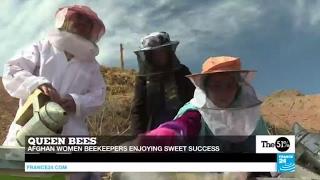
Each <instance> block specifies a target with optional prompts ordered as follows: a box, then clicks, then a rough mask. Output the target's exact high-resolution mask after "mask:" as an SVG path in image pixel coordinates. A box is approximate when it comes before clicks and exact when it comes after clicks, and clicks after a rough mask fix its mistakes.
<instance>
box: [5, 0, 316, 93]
mask: <svg viewBox="0 0 320 180" xmlns="http://www.w3.org/2000/svg"><path fill="white" fill-rule="evenodd" d="M74 3H78V4H86V5H88V6H90V7H91V8H92V9H94V10H95V11H96V12H97V13H98V15H99V16H100V17H101V18H102V20H103V21H104V23H105V25H106V27H107V33H106V35H105V36H104V38H103V39H102V40H101V41H100V42H99V46H100V54H99V56H98V58H97V59H98V61H99V62H100V63H101V64H104V65H106V66H119V44H120V43H123V44H124V48H125V52H124V53H125V54H124V55H125V61H126V62H125V65H126V67H129V68H136V67H137V62H136V58H135V55H134V54H133V51H134V50H136V49H137V48H138V46H139V43H140V38H141V37H143V36H144V35H146V34H148V33H150V32H153V31H167V32H168V33H169V34H170V36H171V39H172V40H179V41H180V45H179V46H178V49H177V55H178V57H179V58H180V60H181V62H182V63H184V64H186V65H187V66H189V67H190V69H191V71H192V72H199V71H200V69H201V65H202V62H203V61H204V59H206V58H207V57H208V56H219V55H232V56H238V57H241V59H242V62H243V66H244V68H249V69H256V70H258V73H257V76H256V79H255V80H254V81H253V85H254V87H255V88H256V90H257V91H258V93H259V94H261V95H269V94H270V93H272V92H273V91H276V90H280V89H297V90H300V91H301V92H303V93H320V81H319V77H320V70H319V69H320V59H319V57H320V51H319V48H320V11H319V9H320V1H316V0H308V1H302V0H284V1H271V0H269V1H264V0H251V1H249V0H248V1H246V0H243V1H232V0H230V1H228V0H225V1H218V0H216V1H214V0H199V1H194V0H157V1H156V0H134V1H128V0H103V1H102V0H101V1H92V0H88V1H67V0H65V1H51V0H45V1H40V0H28V1H22V0H4V1H1V4H0V40H1V43H0V67H1V68H0V72H1V73H2V71H3V68H2V67H3V64H4V63H5V61H7V60H8V59H9V58H10V57H12V56H13V55H14V54H16V53H18V52H19V51H20V50H21V49H23V48H24V47H26V46H28V45H30V44H31V43H33V42H36V41H38V40H40V39H42V38H44V37H45V36H46V34H47V33H48V32H49V31H50V30H52V29H53V28H54V27H53V25H54V13H55V11H56V9H57V8H58V7H60V6H62V5H67V4H74Z"/></svg>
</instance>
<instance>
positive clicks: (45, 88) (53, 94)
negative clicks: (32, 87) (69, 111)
mask: <svg viewBox="0 0 320 180" xmlns="http://www.w3.org/2000/svg"><path fill="white" fill-rule="evenodd" d="M38 88H39V89H40V90H41V91H42V92H43V93H44V94H45V95H47V96H49V97H50V99H51V100H52V101H54V102H59V101H60V95H59V93H58V91H57V90H56V89H55V88H54V87H53V86H52V85H51V84H42V85H40V86H39V87H38Z"/></svg>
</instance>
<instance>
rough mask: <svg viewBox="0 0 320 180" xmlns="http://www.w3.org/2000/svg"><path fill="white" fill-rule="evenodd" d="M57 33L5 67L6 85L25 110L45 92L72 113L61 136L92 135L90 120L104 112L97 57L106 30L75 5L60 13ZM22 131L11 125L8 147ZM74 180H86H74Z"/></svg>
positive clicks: (102, 87)
mask: <svg viewBox="0 0 320 180" xmlns="http://www.w3.org/2000/svg"><path fill="white" fill-rule="evenodd" d="M55 26H56V28H57V29H56V30H55V31H53V32H51V33H49V35H48V36H47V38H46V39H45V40H42V41H40V42H38V43H36V44H34V45H32V46H31V47H30V48H29V49H26V50H24V51H22V53H21V54H20V55H18V56H16V57H14V58H12V59H10V60H9V61H8V62H7V63H6V64H5V72H4V75H3V84H4V87H5V89H6V90H7V92H8V93H9V94H10V95H11V96H12V97H16V98H19V99H20V103H19V105H20V107H21V106H22V105H23V103H24V102H25V100H26V99H27V97H28V96H29V95H30V94H31V93H32V92H33V91H34V90H35V89H36V88H39V89H41V90H42V91H43V92H44V93H45V94H46V95H48V96H50V97H51V100H52V101H55V102H57V103H59V104H60V105H61V106H62V107H63V108H64V109H65V110H66V111H67V112H68V118H67V119H68V120H67V123H66V124H65V125H64V127H63V129H62V132H61V134H62V135H89V131H88V127H87V125H86V122H85V119H86V117H87V116H88V115H89V114H91V113H93V112H95V111H96V110H97V109H98V108H99V107H101V106H102V105H103V103H104V100H105V91H106V85H105V81H104V79H103V77H102V75H101V73H100V65H99V64H98V62H97V61H96V59H95V57H96V56H97V55H98V53H99V49H98V46H97V45H96V43H97V42H98V41H99V39H100V38H101V37H102V35H103V34H104V33H105V26H104V24H103V22H102V21H101V20H100V19H99V17H98V16H97V14H96V13H95V12H94V11H92V10H91V9H90V8H89V7H86V6H80V5H74V6H67V7H62V8H60V9H59V10H58V11H57V13H56V20H55ZM20 128H21V127H20V126H19V125H17V124H15V123H12V124H11V126H10V129H9V133H8V135H7V138H6V140H5V142H4V145H13V144H14V141H15V136H16V132H17V131H18V130H19V129H20ZM75 179H81V178H80V177H75Z"/></svg>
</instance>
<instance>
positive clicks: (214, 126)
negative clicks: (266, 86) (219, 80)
mask: <svg viewBox="0 0 320 180" xmlns="http://www.w3.org/2000/svg"><path fill="white" fill-rule="evenodd" d="M239 73H240V74H241V80H240V82H239V86H240V92H239V93H238V95H237V97H236V99H235V101H234V102H233V103H232V105H231V106H230V107H229V108H219V107H217V106H216V105H215V104H214V103H213V102H212V101H211V100H210V99H209V98H208V97H207V95H206V93H205V90H204V88H205V87H203V86H202V88H200V87H199V86H197V84H199V82H197V83H195V82H194V79H192V78H190V80H191V81H192V82H193V84H194V85H195V86H196V90H195V92H194V97H193V99H192V100H191V101H190V103H191V104H193V105H194V106H196V107H197V108H198V109H199V112H200V114H201V115H202V118H203V120H204V121H205V122H206V124H207V125H208V127H209V129H210V130H211V131H212V133H213V134H214V135H217V136H249V135H251V134H252V133H253V131H254V130H255V128H256V125H257V122H258V120H259V117H260V104H261V101H260V100H258V98H257V97H256V94H255V91H254V89H253V88H252V87H251V85H250V84H249V82H248V77H251V76H248V73H252V72H239ZM211 75H214V74H210V75H207V76H211ZM204 77H205V76H202V77H201V80H200V81H203V80H204ZM200 84H203V83H200Z"/></svg>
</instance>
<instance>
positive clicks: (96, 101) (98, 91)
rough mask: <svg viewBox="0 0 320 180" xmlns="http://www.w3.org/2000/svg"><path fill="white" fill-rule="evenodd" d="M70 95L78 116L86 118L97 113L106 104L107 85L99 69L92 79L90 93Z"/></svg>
mask: <svg viewBox="0 0 320 180" xmlns="http://www.w3.org/2000/svg"><path fill="white" fill-rule="evenodd" d="M70 95H71V96H72V98H73V100H74V102H75V104H76V116H80V117H82V118H85V117H87V116H88V115H90V114H93V113H95V112H96V111H97V110H98V109H99V108H100V107H101V106H102V105H103V104H104V102H105V97H106V84H105V81H104V79H103V77H102V75H101V73H100V71H99V69H98V70H97V71H96V72H95V74H94V75H93V76H92V78H91V83H90V89H89V92H88V93H86V94H83V95H80V94H70Z"/></svg>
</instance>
